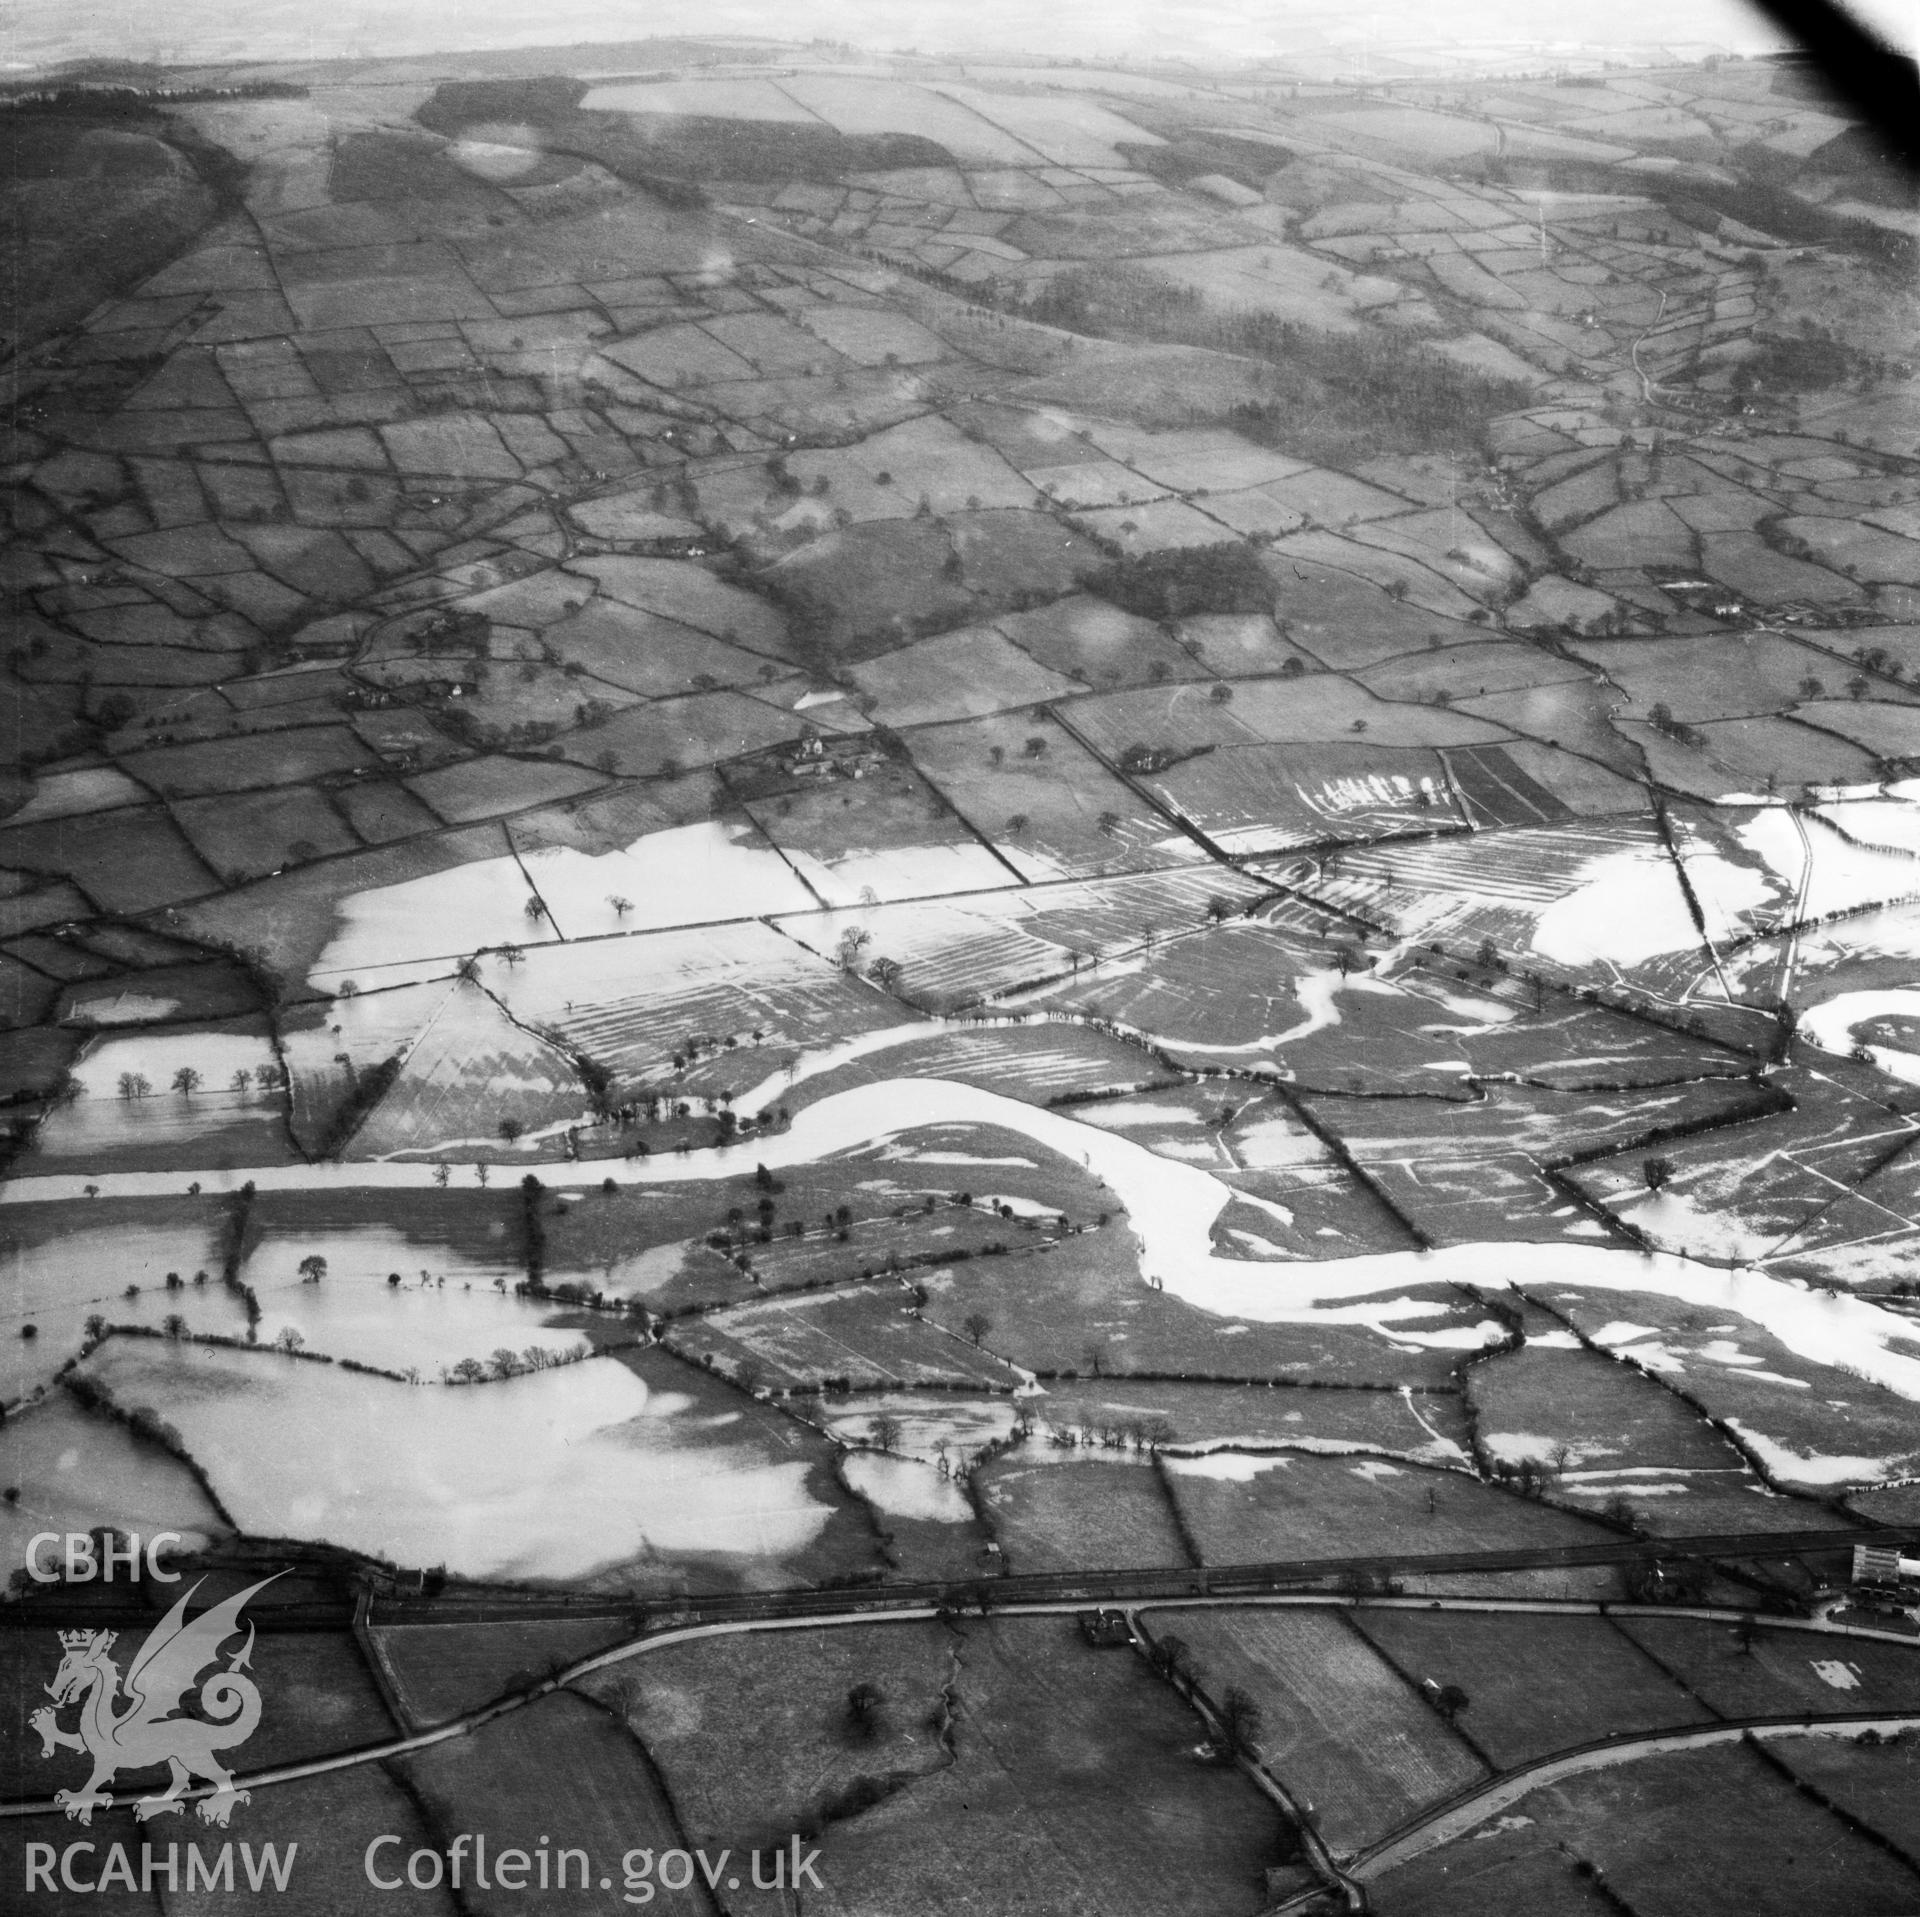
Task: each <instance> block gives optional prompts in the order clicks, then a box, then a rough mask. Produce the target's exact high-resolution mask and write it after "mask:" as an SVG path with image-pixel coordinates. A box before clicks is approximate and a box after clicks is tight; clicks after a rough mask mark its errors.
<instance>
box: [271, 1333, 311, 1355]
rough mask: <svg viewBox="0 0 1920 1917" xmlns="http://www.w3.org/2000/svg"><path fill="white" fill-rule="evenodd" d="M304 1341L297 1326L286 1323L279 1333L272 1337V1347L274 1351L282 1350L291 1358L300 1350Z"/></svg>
mask: <svg viewBox="0 0 1920 1917" xmlns="http://www.w3.org/2000/svg"><path fill="white" fill-rule="evenodd" d="M306 1342H307V1341H306V1339H305V1337H304V1336H302V1334H301V1331H300V1328H299V1326H297V1325H288V1326H286V1327H285V1328H284V1329H283V1330H282V1331H281V1333H280V1335H279V1336H278V1337H277V1338H275V1339H274V1341H273V1348H274V1349H275V1350H276V1351H284V1352H285V1353H286V1354H287V1356H288V1357H289V1358H291V1357H293V1356H295V1355H296V1354H297V1353H298V1352H299V1351H300V1349H301V1347H302V1346H304V1345H305V1344H306Z"/></svg>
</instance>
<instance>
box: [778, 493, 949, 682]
mask: <svg viewBox="0 0 1920 1917" xmlns="http://www.w3.org/2000/svg"><path fill="white" fill-rule="evenodd" d="M953 551H954V547H953V543H952V541H951V539H950V538H949V537H948V535H947V532H946V529H945V527H944V526H942V525H941V524H940V522H939V521H937V520H934V519H924V520H923V519H909V520H877V521H873V522H870V523H869V524H867V525H864V526H851V527H848V528H846V529H845V530H843V531H835V532H829V533H826V534H823V535H822V536H821V537H820V538H818V539H814V540H811V541H809V542H808V543H807V544H806V545H804V546H802V547H800V548H799V550H798V551H796V552H793V553H789V554H787V555H786V556H785V557H784V558H782V559H779V560H776V561H775V562H774V563H773V564H772V565H770V566H768V567H766V568H765V569H764V570H763V571H762V572H761V573H760V575H759V583H760V585H761V587H762V588H763V589H764V590H765V591H767V592H768V593H770V594H771V595H773V596H774V597H775V598H777V599H778V600H779V601H780V603H781V604H783V605H784V606H786V607H787V608H788V609H789V612H790V614H791V617H792V620H793V626H794V635H795V639H796V642H797V643H799V644H800V645H801V646H802V648H803V650H804V649H805V648H807V647H809V646H811V647H813V648H815V649H817V650H818V652H819V654H820V656H821V657H822V658H824V659H836V660H844V661H846V662H848V663H850V664H857V663H858V662H859V661H861V660H863V659H871V658H873V657H874V656H875V655H876V654H878V653H882V652H886V651H889V650H891V649H892V648H893V647H894V646H897V645H900V644H901V643H903V642H904V641H906V640H908V639H914V638H918V637H920V636H921V635H922V634H924V633H927V632H938V631H942V630H944V629H946V628H948V627H952V626H960V625H964V624H966V623H968V621H969V620H970V619H971V618H973V617H976V616H977V615H978V613H979V612H980V611H983V610H987V608H984V607H982V606H981V605H980V603H979V601H978V600H977V598H976V596H975V595H974V593H973V592H972V591H970V590H969V589H968V587H967V586H966V585H965V583H964V582H963V581H962V580H960V579H957V578H954V577H953V576H952V575H951V574H950V572H949V571H948V569H947V561H948V559H949V557H950V556H951V555H952V553H953Z"/></svg>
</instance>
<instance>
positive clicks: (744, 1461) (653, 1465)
mask: <svg viewBox="0 0 1920 1917" xmlns="http://www.w3.org/2000/svg"><path fill="white" fill-rule="evenodd" d="M85 1372H86V1375H88V1376H90V1377H91V1378H93V1379H95V1380H96V1381H97V1382H98V1383H99V1384H100V1385H102V1386H103V1387H104V1388H105V1389H106V1390H107V1391H108V1392H109V1394H110V1395H111V1396H112V1398H113V1399H114V1401H115V1402H116V1403H119V1404H125V1405H151V1406H152V1407H153V1408H154V1409H155V1410H156V1411H157V1412H158V1413H159V1415H160V1416H161V1417H162V1418H164V1419H165V1420H166V1421H167V1422H168V1423H169V1424H171V1425H172V1426H174V1428H175V1429H176V1430H177V1431H178V1432H179V1433H180V1437H181V1441H182V1444H183V1446H184V1447H185V1449H186V1451H187V1452H188V1453H189V1454H190V1455H191V1456H192V1457H193V1458H195V1459H196V1460H197V1461H198V1463H199V1464H200V1466H201V1468H202V1469H203V1470H204V1471H205V1472H206V1474H207V1477H208V1479H209V1481H210V1482H211V1483H212V1485H213V1486H214V1489H215V1490H216V1492H217V1493H218V1494H219V1497H220V1499H221V1502H222V1503H223V1504H224V1505H225V1506H226V1507H227V1509H228V1511H229V1512H230V1513H231V1514H232V1516H233V1519H234V1522H235V1523H236V1524H237V1525H238V1526H239V1527H240V1528H241V1530H243V1531H245V1532H247V1533H249V1534H251V1535H255V1536H263V1537H285V1538H310V1539H315V1540H322V1539H324V1540H326V1541H328V1542H330V1543H333V1544H337V1545H340V1546H343V1547H345V1548H346V1549H349V1550H355V1551H361V1552H365V1553H367V1554H368V1555H370V1556H372V1557H375V1558H382V1559H385V1560H387V1561H389V1562H391V1563H395V1564H399V1565H402V1566H407V1567H415V1566H432V1565H437V1564H444V1565H445V1566H446V1567H447V1569H448V1570H449V1571H451V1572H453V1573H455V1574H456V1575H458V1576H461V1577H472V1578H495V1579H516V1578H582V1577H589V1576H592V1575H593V1574H594V1573H595V1572H597V1571H603V1570H606V1569H608V1568H610V1567H612V1566H614V1565H619V1564H624V1563H629V1562H631V1561H632V1560H634V1559H635V1558H638V1557H640V1556H642V1555H652V1556H660V1557H669V1558H670V1557H675V1556H682V1555H684V1556H698V1557H701V1558H706V1559H711V1558H714V1557H729V1556H730V1557H737V1558H739V1559H742V1560H748V1559H751V1560H755V1561H757V1562H758V1563H759V1564H761V1565H763V1566H764V1565H768V1564H775V1563H777V1562H778V1561H779V1560H780V1559H782V1558H784V1557H787V1556H789V1555H791V1554H792V1553H794V1552H796V1551H799V1550H801V1549H803V1548H804V1547H805V1546H806V1545H807V1544H809V1543H810V1542H811V1541H812V1540H813V1538H814V1537H815V1536H816V1535H817V1534H818V1532H819V1531H820V1529H821V1527H822V1526H823V1525H825V1523H826V1522H827V1520H828V1518H829V1517H830V1516H831V1515H832V1509H831V1507H830V1506H828V1505H825V1504H823V1503H821V1502H819V1500H817V1499H816V1498H815V1497H814V1496H813V1495H812V1493H811V1492H810V1491H809V1490H808V1489H807V1484H806V1479H807V1473H808V1466H807V1465H806V1464H804V1463H801V1462H794V1461H789V1460H786V1459H777V1458H775V1457H774V1456H773V1455H772V1454H771V1449H770V1447H769V1445H768V1444H767V1442H766V1440H765V1439H764V1438H763V1437H761V1436H759V1435H758V1434H756V1433H755V1432H754V1431H753V1430H752V1429H751V1428H750V1427H748V1426H747V1425H746V1424H745V1423H744V1422H743V1421H732V1420H723V1421H719V1422H716V1421H715V1420H713V1419H711V1418H698V1419H696V1418H695V1417H693V1416H692V1415H691V1412H692V1407H691V1404H690V1402H689V1400H688V1399H686V1398H685V1397H683V1396H679V1395H676V1394H673V1393H653V1392H650V1391H649V1390H648V1388H647V1386H646V1385H645V1384H644V1383H643V1382H642V1381H641V1380H640V1379H639V1378H638V1377H636V1376H635V1375H634V1373H633V1372H632V1371H630V1370H628V1369H627V1367H626V1366H625V1365H622V1364H620V1363H618V1362H617V1361H615V1360H614V1359H611V1358H594V1359H590V1360H588V1361H587V1362H586V1363H584V1364H578V1365H569V1366H566V1367H564V1368H563V1369H561V1370H558V1371H546V1372H540V1373H536V1374H534V1375H532V1376H528V1377H521V1378H515V1379H512V1380H509V1381H508V1382H505V1383H500V1384H484V1385H468V1386H459V1387H455V1388H450V1389H445V1390H433V1389H428V1388H425V1387H418V1386H413V1385H405V1384H397V1383H394V1382H393V1381H392V1380H390V1379H386V1378H376V1377H370V1376H368V1375H367V1374H366V1373H364V1372H350V1371H342V1370H341V1369H340V1368H339V1367H338V1366H337V1365H329V1364H317V1363H311V1362H308V1361H305V1360H302V1359H297V1358H287V1357H282V1356H280V1355H279V1354H278V1353H274V1352H266V1351H229V1350H222V1349H218V1348H215V1347H209V1346H204V1345H191V1344H188V1345H181V1344H170V1343H161V1342H159V1341H157V1340H147V1339H140V1340H132V1339H109V1340H108V1342H107V1343H106V1344H105V1345H104V1346H102V1347H101V1349H100V1350H99V1351H97V1352H95V1353H94V1354H93V1356H92V1357H91V1358H89V1359H88V1361H87V1363H86V1366H85Z"/></svg>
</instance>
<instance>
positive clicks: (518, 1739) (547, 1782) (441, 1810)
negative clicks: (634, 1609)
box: [388, 1692, 719, 1917]
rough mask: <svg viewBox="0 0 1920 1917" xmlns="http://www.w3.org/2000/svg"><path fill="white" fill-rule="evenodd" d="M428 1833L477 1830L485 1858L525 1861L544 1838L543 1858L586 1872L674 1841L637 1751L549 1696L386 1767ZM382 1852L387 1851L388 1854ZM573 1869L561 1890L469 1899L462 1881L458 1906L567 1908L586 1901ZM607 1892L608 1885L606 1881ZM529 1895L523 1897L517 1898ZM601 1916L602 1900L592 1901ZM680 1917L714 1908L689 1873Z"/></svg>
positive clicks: (616, 1726) (612, 1722) (578, 1705)
mask: <svg viewBox="0 0 1920 1917" xmlns="http://www.w3.org/2000/svg"><path fill="white" fill-rule="evenodd" d="M396 1769H397V1771H398V1772H399V1773H400V1774H401V1775H403V1776H404V1777H405V1779H406V1781H407V1783H408V1784H409V1785H410V1786H411V1788H412V1790H413V1792H414V1793H416V1795H417V1799H418V1801H419V1803H420V1806H421V1809H422V1811H423V1812H424V1814H425V1815H426V1817H427V1819H428V1820H429V1822H430V1823H431V1824H432V1825H433V1826H434V1828H435V1830H436V1832H437V1833H439V1834H442V1835H443V1839H444V1838H451V1837H452V1835H453V1834H454V1833H456V1832H460V1831H484V1832H486V1833H487V1847H488V1850H489V1851H490V1852H491V1853H492V1855H493V1856H494V1858H496V1859H497V1858H498V1857H499V1855H500V1854H501V1853H502V1852H503V1851H505V1850H507V1849H510V1848H518V1849H521V1850H524V1851H526V1852H528V1853H529V1854H531V1853H533V1852H534V1851H535V1850H536V1849H537V1848H538V1847H539V1845H540V1843H541V1842H542V1841H543V1840H544V1841H546V1842H547V1843H549V1845H550V1846H551V1848H552V1849H553V1850H555V1851H557V1850H560V1849H562V1848H576V1849H580V1850H584V1851H585V1852H586V1853H587V1856H588V1859H589V1860H590V1864H591V1867H592V1868H593V1869H594V1870H596V1871H600V1872H603V1873H608V1872H610V1871H611V1869H612V1867H613V1866H615V1865H617V1863H618V1860H619V1859H620V1858H621V1857H622V1856H623V1855H624V1854H625V1853H626V1852H627V1851H629V1850H632V1849H647V1850H652V1851H654V1852H655V1853H656V1854H657V1853H659V1852H661V1851H664V1850H671V1849H673V1848H674V1847H675V1846H676V1845H678V1844H679V1843H680V1842H681V1835H682V1834H681V1830H680V1823H679V1819H678V1817H677V1816H676V1815H675V1812H674V1806H673V1801H672V1799H671V1798H670V1797H669V1796H668V1794H667V1792H666V1790H665V1788H664V1787H663V1785H662V1784H661V1782H660V1780H659V1777H658V1774H657V1773H656V1772H655V1770H654V1768H653V1766H652V1764H651V1763H650V1762H649V1761H648V1758H647V1753H646V1751H645V1749H644V1748H643V1747H642V1745H641V1744H640V1743H639V1741H638V1740H637V1739H636V1738H635V1737H634V1735H633V1733H632V1732H631V1731H630V1730H628V1728H627V1727H626V1725H625V1723H624V1722H623V1721H622V1720H621V1718H620V1716H619V1715H618V1714H617V1713H615V1712H613V1711H610V1710H608V1709H605V1708H603V1707H602V1706H601V1705H599V1704H597V1703H591V1702H589V1701H588V1700H587V1699H586V1698H585V1697H582V1696H579V1695H577V1694H575V1693H572V1692H561V1693H559V1694H558V1695H556V1696H553V1697H546V1698H542V1699H541V1700H540V1702H539V1703H537V1704H533V1705H530V1706H529V1707H528V1708H527V1709H525V1710H522V1711H516V1712H514V1713H513V1714H512V1715H511V1716H509V1717H504V1718H501V1719H498V1720H496V1721H495V1722H494V1723H492V1724H489V1725H487V1726H485V1727H484V1728H483V1729H481V1730H479V1731H476V1732H475V1733H474V1734H473V1735H472V1736H470V1737H461V1738H455V1739H453V1740H451V1741H450V1742H448V1743H445V1744H440V1745H436V1746H434V1747H433V1748H432V1749H431V1750H427V1751H423V1752H421V1753H419V1754H418V1755H417V1756H414V1757H411V1758H408V1759H405V1760H404V1761H402V1762H401V1763H400V1764H398V1765H396ZM391 1854H392V1853H391V1852H389V1853H388V1855H391ZM578 1869H579V1866H578V1864H577V1863H576V1864H575V1865H574V1871H575V1872H576V1875H575V1876H574V1878H573V1880H572V1882H573V1884H574V1885H575V1886H576V1888H573V1889H571V1890H569V1891H567V1892H560V1891H557V1890H556V1891H549V1892H547V1893H546V1894H545V1895H541V1894H540V1893H539V1892H538V1891H535V1890H532V1880H531V1879H530V1880H529V1883H528V1886H527V1887H526V1888H524V1889H522V1890H520V1891H518V1892H515V1891H510V1890H506V1889H504V1888H502V1887H500V1886H499V1885H498V1883H497V1882H496V1884H495V1887H494V1888H493V1889H491V1890H487V1891H481V1890H478V1889H475V1888H473V1887H472V1883H471V1878H469V1882H468V1885H467V1887H466V1888H465V1889H464V1891H463V1894H462V1908H463V1909H464V1910H466V1911H469V1912H473V1913H476V1917H490V1914H491V1913H494V1912H504V1911H511V1910H521V1909H534V1910H549V1911H561V1910H566V1909H574V1910H578V1909H579V1908H580V1907H581V1905H582V1904H583V1903H584V1902H588V1901H597V1900H593V1899H592V1896H591V1893H588V1894H587V1895H586V1896H583V1894H582V1893H581V1892H580V1891H579V1890H578V1888H577V1885H578V1881H579V1880H578V1876H577V1872H578ZM614 1881H615V1883H616V1884H618V1882H619V1881H620V1880H619V1877H618V1876H617V1875H616V1876H615V1879H614ZM530 1892H531V1894H529V1893H530ZM600 1895H601V1898H603V1899H604V1900H605V1901H606V1902H607V1904H608V1905H609V1906H611V1905H612V1902H613V1899H612V1898H611V1897H610V1896H608V1895H607V1894H606V1893H601V1894H600ZM678 1897H679V1901H680V1906H681V1908H682V1909H684V1910H695V1911H699V1912H701V1913H703V1917H714V1914H715V1913H716V1912H717V1910H718V1908H719V1906H718V1904H717V1903H716V1902H715V1901H714V1899H713V1897H712V1896H711V1895H710V1894H709V1893H708V1891H707V1890H706V1888H705V1886H704V1885H703V1884H702V1882H701V1880H700V1878H699V1876H698V1874H696V1875H695V1878H694V1884H693V1888H691V1889H689V1890H685V1891H682V1892H680V1893H678Z"/></svg>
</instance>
